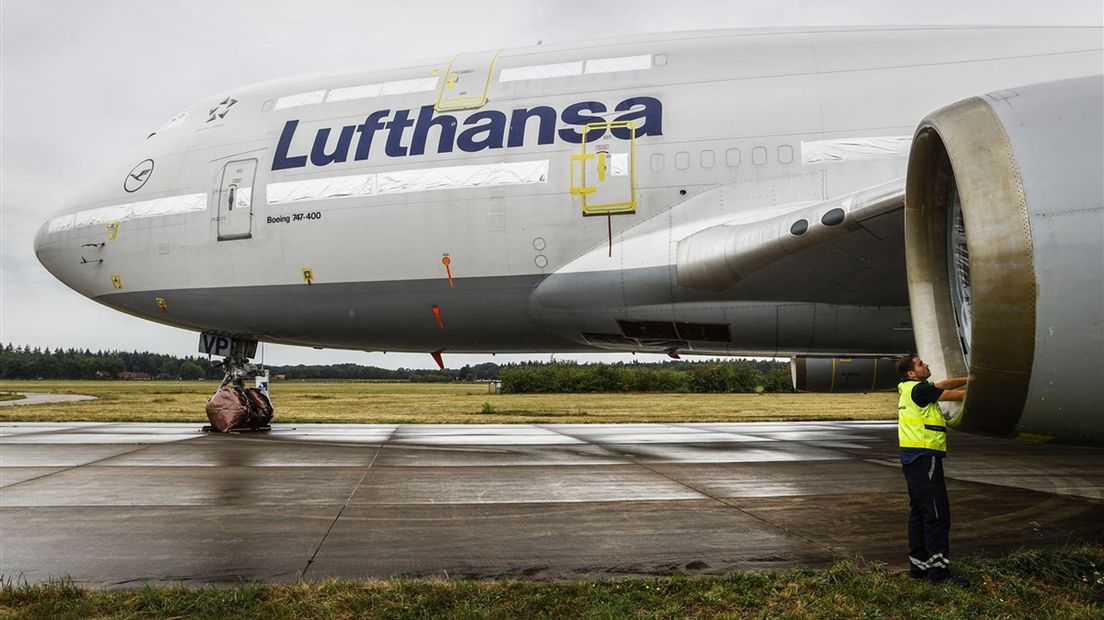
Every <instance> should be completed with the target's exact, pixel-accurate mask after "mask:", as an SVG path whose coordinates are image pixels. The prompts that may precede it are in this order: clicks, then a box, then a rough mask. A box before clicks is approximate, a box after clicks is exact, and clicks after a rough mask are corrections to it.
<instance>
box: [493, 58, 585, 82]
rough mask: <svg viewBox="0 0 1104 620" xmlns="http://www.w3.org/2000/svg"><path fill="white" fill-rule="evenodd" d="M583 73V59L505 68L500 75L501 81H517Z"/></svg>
mask: <svg viewBox="0 0 1104 620" xmlns="http://www.w3.org/2000/svg"><path fill="white" fill-rule="evenodd" d="M582 74H583V61H581V60H579V61H576V62H558V63H554V64H550V65H533V66H532V67H511V68H509V69H503V70H502V72H501V73H499V75H498V81H499V82H517V81H520V80H547V79H549V78H558V77H571V76H575V75H582Z"/></svg>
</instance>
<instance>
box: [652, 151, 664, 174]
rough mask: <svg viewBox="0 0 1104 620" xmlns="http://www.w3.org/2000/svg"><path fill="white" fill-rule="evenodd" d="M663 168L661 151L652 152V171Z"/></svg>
mask: <svg viewBox="0 0 1104 620" xmlns="http://www.w3.org/2000/svg"><path fill="white" fill-rule="evenodd" d="M660 170H663V153H653V154H652V172H659V171H660Z"/></svg>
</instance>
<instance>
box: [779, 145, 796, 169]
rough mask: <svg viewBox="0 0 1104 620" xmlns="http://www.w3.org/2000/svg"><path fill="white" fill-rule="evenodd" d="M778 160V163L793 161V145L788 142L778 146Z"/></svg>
mask: <svg viewBox="0 0 1104 620" xmlns="http://www.w3.org/2000/svg"><path fill="white" fill-rule="evenodd" d="M778 161H779V163H783V164H788V163H792V162H793V147H792V146H790V145H789V144H783V145H782V146H780V147H778Z"/></svg>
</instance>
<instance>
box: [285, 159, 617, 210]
mask: <svg viewBox="0 0 1104 620" xmlns="http://www.w3.org/2000/svg"><path fill="white" fill-rule="evenodd" d="M618 166H623V167H624V168H625V170H624V171H622V172H621V174H627V173H628V172H627V168H628V162H627V160H626V161H625V162H618V161H617V160H616V159H614V161H613V163H612V167H613V174H618ZM547 182H548V160H547V159H544V160H540V161H523V162H509V163H505V162H502V163H495V164H477V165H471V166H447V167H443V168H418V169H414V170H396V171H394V172H381V173H379V174H362V175H352V176H343V177H330V178H325V179H307V180H299V181H284V182H282V183H269V184H268V187H267V191H266V195H267V197H268V204H270V205H272V204H280V203H286V202H297V201H300V200H326V199H329V198H348V197H353V196H373V195H379V194H400V193H406V192H426V191H434V190H442V189H461V188H473V187H491V186H497V185H527V184H531V183H547Z"/></svg>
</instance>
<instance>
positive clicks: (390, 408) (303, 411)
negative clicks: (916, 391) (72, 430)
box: [0, 381, 897, 424]
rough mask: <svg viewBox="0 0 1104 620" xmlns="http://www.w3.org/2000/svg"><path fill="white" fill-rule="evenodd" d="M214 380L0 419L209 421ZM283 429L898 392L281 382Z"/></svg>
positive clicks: (704, 418)
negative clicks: (529, 390) (546, 390)
mask: <svg viewBox="0 0 1104 620" xmlns="http://www.w3.org/2000/svg"><path fill="white" fill-rule="evenodd" d="M216 387H217V384H216V383H214V382H212V381H20V382H16V381H7V382H4V383H0V391H5V392H54V393H64V394H89V395H92V396H96V397H98V400H94V401H83V402H74V403H58V404H42V405H23V406H19V407H3V408H0V421H22V422H77V421H81V422H197V423H198V422H204V423H205V422H206V416H205V414H204V403H206V401H207V398H208V397H209V396H210V395H211V392H213V391H214V390H215V388H216ZM270 394H271V396H272V400H273V403H274V404H275V406H276V419H275V421H277V422H294V423H303V422H341V423H382V424H394V423H451V424H468V423H470V424H480V423H483V424H486V423H555V422H563V423H616V422H744V421H777V420H889V419H894V418H895V417H896V413H897V409H896V399H897V396H896V394H887V393H879V394H642V393H629V394H490V393H488V391H487V386H486V385H485V384H457V383H447V384H440V383H346V382H311V383H299V382H286V383H284V382H281V383H276V382H273V383H272V384H271V387H270Z"/></svg>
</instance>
